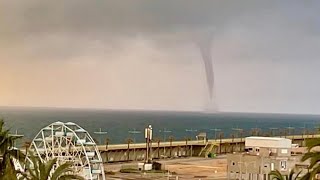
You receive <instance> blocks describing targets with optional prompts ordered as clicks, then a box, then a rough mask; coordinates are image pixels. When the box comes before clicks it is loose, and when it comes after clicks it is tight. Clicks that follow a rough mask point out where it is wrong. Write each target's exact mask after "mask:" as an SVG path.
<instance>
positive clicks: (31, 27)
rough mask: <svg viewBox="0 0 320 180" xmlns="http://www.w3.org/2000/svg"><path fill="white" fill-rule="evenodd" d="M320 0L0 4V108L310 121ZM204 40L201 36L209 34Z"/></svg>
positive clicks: (35, 0)
mask: <svg viewBox="0 0 320 180" xmlns="http://www.w3.org/2000/svg"><path fill="white" fill-rule="evenodd" d="M319 9H320V1H318V0H309V1H300V0H281V1H279V0H264V1H256V0H242V1H233V0H230V1H228V0H219V1H218V0H215V1H214V0H207V1H206V0H201V1H196V0H193V1H189V0H173V1H172V0H168V1H166V0H158V1H149V0H124V1H119V0H113V1H107V0H106V1H100V0H91V1H87V0H68V1H45V0H28V1H20V0H10V1H9V0H0V84H1V86H0V105H3V106H54V107H85V108H87V107H88V108H114V109H161V110H203V109H204V108H205V106H206V103H207V99H208V92H207V87H206V79H205V71H204V67H203V61H202V60H201V55H200V51H199V49H198V48H197V46H196V45H195V41H197V39H201V38H206V36H208V33H207V32H208V30H209V31H210V32H213V45H212V55H213V60H214V64H213V66H214V71H215V90H216V92H215V95H216V97H217V104H218V106H219V109H220V110H222V111H240V112H241V111H245V112H275V113H281V112H282V113H316V114H319V113H320V95H319V92H320V85H319V77H320V71H319V68H320V61H319V57H320V49H319V48H320V18H319V17H320V13H319V12H320V11H319ZM210 35H211V34H210Z"/></svg>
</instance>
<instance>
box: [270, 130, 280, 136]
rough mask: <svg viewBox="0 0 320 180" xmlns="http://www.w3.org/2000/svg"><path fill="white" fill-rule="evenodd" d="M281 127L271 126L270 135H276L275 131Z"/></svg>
mask: <svg viewBox="0 0 320 180" xmlns="http://www.w3.org/2000/svg"><path fill="white" fill-rule="evenodd" d="M278 129H279V128H269V130H270V136H271V137H272V136H276V133H275V131H276V130H278Z"/></svg>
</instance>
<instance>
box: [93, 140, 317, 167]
mask: <svg viewBox="0 0 320 180" xmlns="http://www.w3.org/2000/svg"><path fill="white" fill-rule="evenodd" d="M277 137H279V136H277ZM281 137H283V138H288V139H291V140H292V143H293V144H298V145H299V146H304V145H305V140H306V139H312V138H320V134H303V135H290V136H281ZM244 139H245V138H244V137H242V138H227V139H222V138H221V139H208V140H188V141H187V140H185V141H172V142H170V141H166V142H162V141H158V142H152V148H151V149H152V150H151V157H152V158H153V159H163V158H183V157H190V156H193V157H194V156H200V157H208V156H213V155H214V154H225V153H231V152H240V151H244ZM98 149H99V151H100V153H101V156H102V159H103V162H104V163H112V162H124V161H143V160H144V159H145V152H146V143H129V144H110V145H99V146H98Z"/></svg>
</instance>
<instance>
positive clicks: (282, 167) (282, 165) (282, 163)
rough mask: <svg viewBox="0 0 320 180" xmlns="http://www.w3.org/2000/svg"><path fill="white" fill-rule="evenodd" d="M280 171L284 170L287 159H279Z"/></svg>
mask: <svg viewBox="0 0 320 180" xmlns="http://www.w3.org/2000/svg"><path fill="white" fill-rule="evenodd" d="M280 168H281V171H285V170H286V169H287V161H280Z"/></svg>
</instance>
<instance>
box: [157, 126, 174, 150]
mask: <svg viewBox="0 0 320 180" xmlns="http://www.w3.org/2000/svg"><path fill="white" fill-rule="evenodd" d="M159 132H160V133H163V154H164V156H165V155H166V134H167V133H171V132H172V131H170V130H167V129H166V128H163V130H159Z"/></svg>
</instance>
